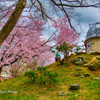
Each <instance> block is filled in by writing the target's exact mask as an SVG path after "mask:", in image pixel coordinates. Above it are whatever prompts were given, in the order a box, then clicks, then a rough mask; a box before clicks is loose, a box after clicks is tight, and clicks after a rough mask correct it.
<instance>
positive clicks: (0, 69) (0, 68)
mask: <svg viewBox="0 0 100 100" xmlns="http://www.w3.org/2000/svg"><path fill="white" fill-rule="evenodd" d="M1 71H2V67H0V75H1Z"/></svg>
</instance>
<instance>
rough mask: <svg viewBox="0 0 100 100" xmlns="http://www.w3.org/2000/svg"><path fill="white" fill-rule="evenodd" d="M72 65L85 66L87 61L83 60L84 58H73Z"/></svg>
mask: <svg viewBox="0 0 100 100" xmlns="http://www.w3.org/2000/svg"><path fill="white" fill-rule="evenodd" d="M71 62H72V63H74V64H75V65H84V64H85V63H86V62H87V61H86V58H83V57H82V56H80V57H77V58H76V59H75V58H73V59H72V61H71Z"/></svg>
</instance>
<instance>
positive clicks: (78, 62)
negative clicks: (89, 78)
mask: <svg viewBox="0 0 100 100" xmlns="http://www.w3.org/2000/svg"><path fill="white" fill-rule="evenodd" d="M84 63H85V62H84V61H76V62H75V65H83V64H84Z"/></svg>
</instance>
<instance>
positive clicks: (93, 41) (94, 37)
mask: <svg viewBox="0 0 100 100" xmlns="http://www.w3.org/2000/svg"><path fill="white" fill-rule="evenodd" d="M85 47H86V51H87V52H90V51H97V52H100V22H99V23H95V24H91V25H90V28H89V30H88V32H87V35H86V41H85Z"/></svg>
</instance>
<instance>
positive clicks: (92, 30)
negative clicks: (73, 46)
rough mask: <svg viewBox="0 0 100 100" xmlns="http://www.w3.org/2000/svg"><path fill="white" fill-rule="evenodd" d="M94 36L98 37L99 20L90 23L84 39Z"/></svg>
mask: <svg viewBox="0 0 100 100" xmlns="http://www.w3.org/2000/svg"><path fill="white" fill-rule="evenodd" d="M94 37H100V22H99V23H95V24H91V25H90V29H89V30H88V32H87V35H86V40H87V39H90V38H94Z"/></svg>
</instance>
